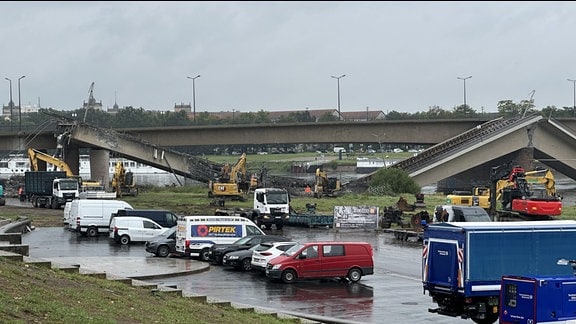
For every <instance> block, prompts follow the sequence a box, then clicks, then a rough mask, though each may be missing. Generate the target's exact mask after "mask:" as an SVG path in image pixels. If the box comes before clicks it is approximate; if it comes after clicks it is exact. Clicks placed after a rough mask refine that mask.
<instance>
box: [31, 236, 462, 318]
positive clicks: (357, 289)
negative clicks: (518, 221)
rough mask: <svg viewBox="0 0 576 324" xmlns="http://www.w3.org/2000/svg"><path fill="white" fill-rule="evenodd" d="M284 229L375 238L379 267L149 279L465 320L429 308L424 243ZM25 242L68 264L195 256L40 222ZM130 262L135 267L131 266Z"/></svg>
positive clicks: (298, 304)
mask: <svg viewBox="0 0 576 324" xmlns="http://www.w3.org/2000/svg"><path fill="white" fill-rule="evenodd" d="M272 232H275V231H272ZM282 234H283V235H286V236H288V237H291V238H292V239H294V240H297V241H301V242H306V241H316V240H350V241H366V242H370V243H371V244H372V246H373V247H374V252H375V263H376V264H375V274H374V275H371V276H365V277H363V278H362V280H361V281H360V282H359V283H358V284H349V283H341V282H337V281H320V280H312V281H303V282H299V283H296V284H293V285H285V284H282V283H273V282H269V281H268V280H267V279H266V278H265V277H264V276H262V275H261V274H259V273H257V272H250V273H245V272H239V271H236V270H232V269H228V268H225V267H222V266H216V265H212V266H210V267H209V269H208V271H203V272H198V273H195V274H189V275H185V276H179V277H169V278H164V279H145V280H146V281H150V282H154V283H160V284H164V285H170V286H177V287H178V288H179V289H181V290H182V291H183V294H184V295H189V296H192V295H206V296H209V298H210V299H214V300H222V301H231V302H233V303H238V304H243V305H251V306H256V307H263V308H270V309H276V310H281V311H283V312H295V313H306V314H313V315H317V316H322V317H329V318H335V319H337V320H338V321H342V322H349V323H356V322H357V323H383V322H385V323H462V322H463V320H462V319H454V318H450V317H445V316H441V315H437V314H431V313H429V312H428V308H430V307H434V305H433V304H432V302H431V298H430V297H428V296H426V295H424V294H423V292H422V284H421V281H420V263H421V258H420V254H421V249H420V246H419V245H418V244H414V243H405V242H400V243H399V242H398V241H396V239H394V238H393V237H392V236H391V235H390V234H386V233H379V234H377V233H374V232H364V231H354V232H348V233H345V232H340V233H338V232H335V231H334V230H332V229H307V228H292V227H285V228H284V230H283V231H282ZM23 243H24V244H28V245H29V248H30V257H33V258H43V259H48V260H51V261H53V262H55V263H61V264H65V263H67V262H70V264H79V263H84V264H91V265H92V267H93V268H98V267H102V268H103V267H110V266H112V267H114V264H116V269H117V270H118V272H121V271H135V270H130V269H133V268H139V267H156V266H161V265H162V264H164V265H168V263H174V262H176V263H178V262H180V263H182V262H190V260H184V259H179V258H167V259H162V258H156V257H154V256H152V255H150V254H148V253H146V252H145V251H144V247H143V245H142V244H131V245H129V246H120V245H116V244H111V243H110V241H109V239H108V238H107V237H98V238H87V237H80V236H77V235H76V234H75V233H72V232H69V231H67V230H64V229H63V228H37V229H36V230H34V231H33V232H30V233H27V234H25V235H24V236H23ZM114 260H116V261H117V262H114ZM126 262H128V264H132V265H133V266H134V267H127V266H125V265H126V264H127V263H126ZM192 262H196V263H197V264H198V263H202V262H200V261H192ZM202 264H204V263H202ZM113 269H114V268H113ZM135 272H136V271H135ZM138 274H139V273H135V275H138Z"/></svg>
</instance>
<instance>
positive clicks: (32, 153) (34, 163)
mask: <svg viewBox="0 0 576 324" xmlns="http://www.w3.org/2000/svg"><path fill="white" fill-rule="evenodd" d="M28 159H29V160H30V166H31V169H32V170H33V171H39V170H38V161H39V160H40V161H44V162H46V163H49V164H52V165H54V167H55V168H58V169H60V170H62V171H65V172H66V176H68V177H73V176H74V173H73V172H72V169H70V166H68V164H67V163H66V162H64V161H62V160H60V159H58V158H55V157H53V156H51V155H49V154H46V153H44V152H40V151H38V150H35V149H33V148H28Z"/></svg>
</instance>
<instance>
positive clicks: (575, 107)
mask: <svg viewBox="0 0 576 324" xmlns="http://www.w3.org/2000/svg"><path fill="white" fill-rule="evenodd" d="M568 81H570V82H572V85H573V88H574V103H573V106H572V114H573V115H574V116H576V80H572V79H568Z"/></svg>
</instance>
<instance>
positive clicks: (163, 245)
mask: <svg viewBox="0 0 576 324" xmlns="http://www.w3.org/2000/svg"><path fill="white" fill-rule="evenodd" d="M144 249H145V250H146V252H148V253H152V254H154V255H156V256H157V257H162V258H165V257H167V256H169V255H170V254H172V253H175V252H176V226H174V227H172V228H170V230H168V231H167V232H166V233H164V234H161V235H158V236H156V237H154V238H152V239H150V241H146V243H144Z"/></svg>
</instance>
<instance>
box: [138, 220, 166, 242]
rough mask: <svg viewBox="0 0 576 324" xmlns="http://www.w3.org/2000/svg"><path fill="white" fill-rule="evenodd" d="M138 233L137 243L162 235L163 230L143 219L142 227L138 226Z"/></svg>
mask: <svg viewBox="0 0 576 324" xmlns="http://www.w3.org/2000/svg"><path fill="white" fill-rule="evenodd" d="M138 231H139V232H140V233H139V237H138V241H149V240H150V239H151V238H153V237H154V236H157V235H160V234H162V232H164V228H163V227H160V225H158V224H156V223H154V222H153V221H151V220H148V219H143V220H142V225H141V226H139V229H138Z"/></svg>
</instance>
